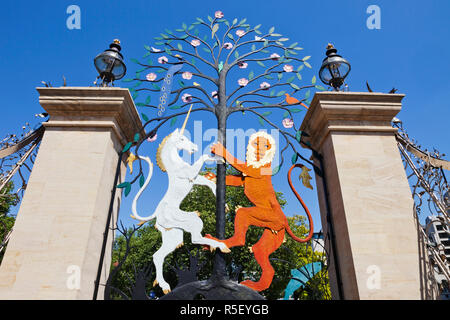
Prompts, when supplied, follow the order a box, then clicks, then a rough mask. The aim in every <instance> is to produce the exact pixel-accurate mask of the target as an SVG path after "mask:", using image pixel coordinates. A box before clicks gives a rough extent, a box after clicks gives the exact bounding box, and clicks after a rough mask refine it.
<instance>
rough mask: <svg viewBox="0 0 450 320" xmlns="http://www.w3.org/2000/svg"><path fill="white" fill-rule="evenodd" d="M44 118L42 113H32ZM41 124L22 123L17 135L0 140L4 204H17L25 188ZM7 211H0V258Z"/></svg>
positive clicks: (7, 233)
mask: <svg viewBox="0 0 450 320" xmlns="http://www.w3.org/2000/svg"><path fill="white" fill-rule="evenodd" d="M36 116H38V117H41V118H42V117H46V114H39V115H36ZM43 134H44V127H43V126H42V125H38V126H36V127H35V128H34V129H32V128H31V127H30V124H29V123H26V124H25V125H24V126H23V127H22V133H21V134H20V135H15V134H10V135H7V136H6V137H5V138H4V139H3V140H1V141H0V200H3V201H2V202H3V203H4V204H6V203H8V205H16V204H18V203H19V201H20V198H21V196H23V192H24V191H25V189H26V187H27V178H26V175H27V174H29V173H30V172H31V169H32V166H33V164H34V159H35V157H36V154H37V150H38V148H39V144H40V142H41V139H42V136H43ZM16 175H18V177H19V179H17V181H19V186H18V187H17V188H15V189H14V190H11V188H12V179H13V178H14V177H15V176H16ZM6 216H7V212H1V211H0V235H1V238H0V257H1V256H2V255H3V253H4V250H5V248H6V245H7V244H8V241H9V239H10V237H11V233H12V228H11V227H8V225H7V223H6V222H5V217H6Z"/></svg>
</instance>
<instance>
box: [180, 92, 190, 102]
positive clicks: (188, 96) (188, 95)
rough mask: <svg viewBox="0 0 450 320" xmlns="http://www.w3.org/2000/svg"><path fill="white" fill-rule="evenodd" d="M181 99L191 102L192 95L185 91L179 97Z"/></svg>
mask: <svg viewBox="0 0 450 320" xmlns="http://www.w3.org/2000/svg"><path fill="white" fill-rule="evenodd" d="M181 100H182V101H183V102H191V101H192V95H190V94H189V93H185V94H183V96H182V97H181Z"/></svg>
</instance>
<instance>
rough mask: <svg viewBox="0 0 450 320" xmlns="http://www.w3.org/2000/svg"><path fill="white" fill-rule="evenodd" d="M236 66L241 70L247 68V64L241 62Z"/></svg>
mask: <svg viewBox="0 0 450 320" xmlns="http://www.w3.org/2000/svg"><path fill="white" fill-rule="evenodd" d="M237 65H238V67H239V68H241V69H245V68H247V67H248V63H247V62H242V61H239V62H238V63H237Z"/></svg>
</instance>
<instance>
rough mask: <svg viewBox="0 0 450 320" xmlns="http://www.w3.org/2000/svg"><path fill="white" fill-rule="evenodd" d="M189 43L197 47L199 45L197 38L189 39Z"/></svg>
mask: <svg viewBox="0 0 450 320" xmlns="http://www.w3.org/2000/svg"><path fill="white" fill-rule="evenodd" d="M191 45H192V46H193V47H198V46H199V45H200V40H198V39H193V40H191Z"/></svg>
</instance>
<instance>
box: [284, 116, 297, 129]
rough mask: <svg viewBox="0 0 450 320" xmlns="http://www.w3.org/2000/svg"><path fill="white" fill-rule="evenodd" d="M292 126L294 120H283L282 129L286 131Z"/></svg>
mask: <svg viewBox="0 0 450 320" xmlns="http://www.w3.org/2000/svg"><path fill="white" fill-rule="evenodd" d="M293 126H294V120H292V119H290V118H285V119H283V127H285V128H286V129H289V128H292V127H293Z"/></svg>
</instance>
